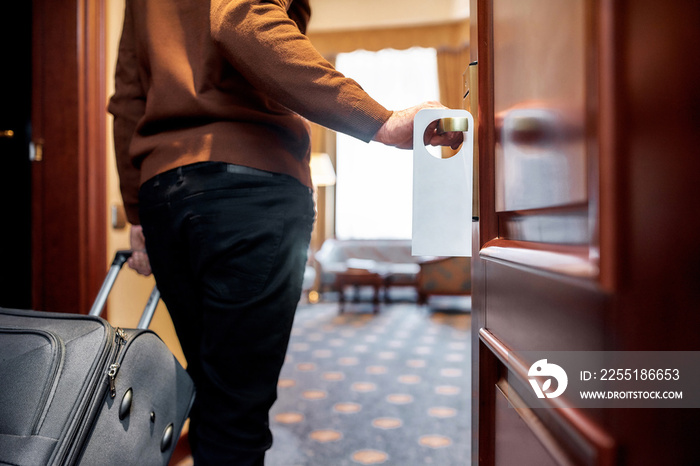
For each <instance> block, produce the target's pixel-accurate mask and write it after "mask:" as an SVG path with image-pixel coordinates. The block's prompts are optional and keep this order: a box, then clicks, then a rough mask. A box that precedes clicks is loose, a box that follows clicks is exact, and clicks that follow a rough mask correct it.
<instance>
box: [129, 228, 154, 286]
mask: <svg viewBox="0 0 700 466" xmlns="http://www.w3.org/2000/svg"><path fill="white" fill-rule="evenodd" d="M130 240H131V257H130V258H129V260H128V261H127V264H129V267H130V268H132V269H134V270H135V271H136V272H138V273H140V274H141V275H145V276H149V275H150V274H151V263H150V262H149V261H148V254H147V253H146V238H145V237H144V236H143V229H142V228H141V225H132V226H131V234H130Z"/></svg>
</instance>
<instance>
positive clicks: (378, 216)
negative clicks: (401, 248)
mask: <svg viewBox="0 0 700 466" xmlns="http://www.w3.org/2000/svg"><path fill="white" fill-rule="evenodd" d="M336 68H337V69H338V70H339V71H341V72H343V73H344V74H345V75H347V76H349V77H352V78H353V79H355V80H356V81H357V82H358V83H360V85H361V86H362V87H363V88H364V89H365V90H366V91H367V92H368V93H369V94H370V95H372V96H373V97H374V98H375V99H376V100H377V101H379V102H380V103H381V104H382V105H384V106H385V107H386V108H389V109H396V110H398V109H402V108H406V107H410V106H412V105H415V104H417V103H419V102H422V101H425V100H439V97H440V91H439V84H438V75H437V53H436V51H435V49H432V48H412V49H408V50H400V51H399V50H393V49H386V50H380V51H378V52H368V51H356V52H352V53H342V54H339V55H338V56H337V58H336ZM336 150H337V152H336V154H337V162H336V165H337V166H336V171H337V182H336V236H337V237H338V238H340V239H408V238H410V237H411V205H412V183H413V171H412V170H413V160H412V159H413V154H412V152H411V151H410V150H400V149H395V148H391V147H387V146H384V145H382V144H379V143H376V142H371V143H369V144H367V143H364V142H362V141H358V140H357V139H355V138H352V137H349V136H346V135H343V134H338V136H337V149H336ZM437 154H438V155H437V156H438V157H439V150H438V152H437Z"/></svg>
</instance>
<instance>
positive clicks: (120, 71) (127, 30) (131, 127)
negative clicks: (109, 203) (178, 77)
mask: <svg viewBox="0 0 700 466" xmlns="http://www.w3.org/2000/svg"><path fill="white" fill-rule="evenodd" d="M130 6H131V2H126V10H125V14H124V27H123V29H122V36H121V39H120V42H119V54H118V57H117V66H116V72H115V91H114V94H113V95H112V97H111V99H110V101H109V106H108V111H109V112H110V113H111V114H112V115H113V116H114V124H113V132H114V150H115V153H116V160H117V171H118V173H119V182H120V190H121V194H122V201H123V203H124V209H125V211H126V216H127V219H128V220H129V222H130V223H132V224H134V225H138V224H139V223H140V222H139V217H138V191H139V185H140V178H141V177H140V170H139V168H138V167H136V166H135V165H134V163H133V161H132V160H131V157H130V156H129V146H130V144H131V140H132V137H133V135H134V132H135V131H136V126H137V124H138V122H139V121H140V120H141V118H142V117H143V114H144V112H145V109H146V96H145V92H144V89H143V86H142V84H141V81H140V77H139V67H138V63H137V61H138V58H137V55H136V50H135V47H136V45H135V42H134V40H135V39H134V26H133V21H132V15H131V8H130Z"/></svg>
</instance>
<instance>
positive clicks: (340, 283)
mask: <svg viewBox="0 0 700 466" xmlns="http://www.w3.org/2000/svg"><path fill="white" fill-rule="evenodd" d="M335 284H336V287H337V289H338V291H339V293H340V295H339V298H338V304H339V308H338V310H339V312H340V313H341V314H342V313H343V312H344V311H345V288H346V287H347V286H371V287H372V288H373V289H374V297H373V299H372V303H373V305H374V313H375V314H378V313H379V290H380V288H382V287H383V285H384V279H383V278H382V276H381V275H380V274H378V273H375V272H372V271H370V270H365V269H348V270H346V271H344V272H338V273H337V274H336V277H335Z"/></svg>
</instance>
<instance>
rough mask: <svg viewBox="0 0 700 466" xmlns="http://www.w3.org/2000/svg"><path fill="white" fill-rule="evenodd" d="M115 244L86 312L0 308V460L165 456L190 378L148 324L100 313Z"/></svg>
mask: <svg viewBox="0 0 700 466" xmlns="http://www.w3.org/2000/svg"><path fill="white" fill-rule="evenodd" d="M129 254H130V252H129V251H119V252H118V253H117V255H116V257H115V259H114V262H113V263H112V266H111V267H110V270H109V272H108V274H107V277H106V278H105V282H104V284H103V285H102V289H101V290H100V293H99V294H98V297H97V299H96V300H95V304H94V305H93V308H92V310H91V311H90V315H79V314H61V313H51V312H40V311H22V310H13V309H1V308H0V464H11V465H17V466H24V465H27V466H39V465H41V466H43V465H73V464H82V465H112V464H115V465H116V464H119V465H166V464H167V463H168V461H169V459H170V457H171V455H172V453H173V451H174V449H175V446H176V444H177V440H178V438H179V435H180V431H181V430H182V427H183V424H184V422H185V420H186V419H187V417H188V414H189V410H190V408H191V406H192V402H193V401H194V394H195V390H194V384H193V382H192V380H191V379H190V377H189V375H188V374H187V372H185V370H184V369H183V368H182V366H181V365H180V364H179V362H178V361H177V359H176V358H175V357H174V356H173V354H172V353H171V352H170V350H169V349H168V348H167V347H166V345H165V344H164V343H163V342H162V341H161V340H160V338H159V337H158V336H157V335H156V334H155V333H153V332H152V331H150V330H147V327H148V325H149V323H150V320H151V317H152V316H153V312H154V311H155V307H156V304H157V303H158V300H159V294H158V293H157V288H154V293H153V294H152V295H151V298H150V299H149V303H148V304H147V306H146V309H145V310H144V315H143V316H142V317H141V321H140V322H139V325H138V327H137V328H136V329H120V328H114V327H112V326H111V325H110V324H109V323H108V322H107V321H106V320H104V319H103V318H101V317H99V315H98V314H99V313H100V312H101V310H102V307H103V306H104V303H105V301H106V298H107V294H108V293H109V291H110V289H111V287H112V285H113V283H114V281H115V280H116V277H117V274H118V273H119V270H120V269H121V267H122V265H123V264H124V263H125V262H126V260H127V259H128V257H129Z"/></svg>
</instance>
